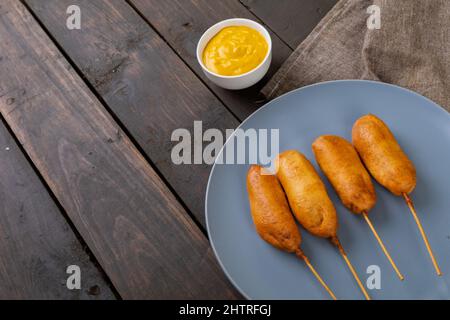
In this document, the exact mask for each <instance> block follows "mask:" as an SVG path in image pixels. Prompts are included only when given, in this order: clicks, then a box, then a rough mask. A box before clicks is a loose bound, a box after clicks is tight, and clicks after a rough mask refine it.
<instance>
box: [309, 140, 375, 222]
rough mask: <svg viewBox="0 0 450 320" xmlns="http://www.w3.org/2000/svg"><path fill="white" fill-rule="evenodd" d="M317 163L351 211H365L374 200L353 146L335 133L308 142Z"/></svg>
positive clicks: (370, 207)
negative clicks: (334, 134) (310, 142)
mask: <svg viewBox="0 0 450 320" xmlns="http://www.w3.org/2000/svg"><path fill="white" fill-rule="evenodd" d="M312 149H313V152H314V155H315V157H316V160H317V163H318V164H319V166H320V168H321V169H322V171H323V173H324V174H325V175H326V176H327V178H328V180H330V182H331V184H332V185H333V187H334V189H335V190H336V193H337V194H338V196H339V198H340V199H341V201H342V203H343V204H344V205H345V206H346V207H347V208H348V209H349V210H350V211H352V212H354V213H363V212H368V211H370V209H372V208H373V206H374V205H375V203H376V200H377V199H376V194H375V188H374V187H373V184H372V181H371V179H370V176H369V173H368V172H367V170H366V168H364V165H363V164H362V163H361V160H360V159H359V156H358V154H357V153H356V150H355V148H353V146H352V145H351V144H350V143H349V142H348V141H346V140H345V139H343V138H341V137H338V136H331V135H326V136H320V137H318V138H317V139H316V140H315V141H314V143H313V144H312Z"/></svg>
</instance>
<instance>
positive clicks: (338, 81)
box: [205, 79, 450, 300]
mask: <svg viewBox="0 0 450 320" xmlns="http://www.w3.org/2000/svg"><path fill="white" fill-rule="evenodd" d="M342 82H344V83H368V84H372V85H379V86H381V87H391V88H395V89H399V90H400V91H404V92H406V93H408V94H413V95H415V96H417V97H419V98H421V99H424V100H425V101H427V102H429V103H431V105H433V107H434V108H435V110H439V111H438V112H442V113H443V114H445V115H446V116H447V118H449V120H450V112H449V111H447V110H446V109H444V107H442V106H440V105H439V104H438V103H436V102H434V101H433V100H431V99H430V98H427V97H425V96H423V95H421V94H420V93H418V92H415V91H413V90H411V89H407V88H404V87H401V86H399V85H395V84H391V83H386V82H382V81H375V80H364V79H341V80H329V81H321V82H316V83H313V84H309V85H306V86H303V87H300V88H296V89H293V90H291V91H288V92H286V93H284V94H282V95H280V96H278V97H276V98H274V99H272V100H270V101H268V102H267V103H265V104H264V105H263V106H261V107H260V108H258V109H257V110H256V111H255V112H252V113H251V114H250V115H249V116H247V117H246V118H245V119H244V120H243V121H242V122H241V123H240V124H239V126H237V127H236V128H235V129H234V130H235V131H234V132H233V134H231V135H230V136H229V137H228V139H226V140H225V143H224V144H223V146H222V148H221V149H220V151H219V153H218V154H217V156H216V159H215V160H214V163H213V165H212V168H211V171H210V173H209V176H208V183H207V185H206V193H205V222H206V232H207V235H208V240H209V243H210V245H211V248H212V250H213V253H214V256H215V258H216V260H217V262H218V263H219V266H220V268H221V269H222V271H223V272H224V273H225V275H226V277H227V279H228V280H229V281H230V282H231V284H232V285H233V286H234V287H235V288H236V290H237V291H238V292H239V293H240V294H241V295H242V296H243V297H244V298H245V299H247V300H253V299H252V298H251V297H250V296H249V295H248V294H247V293H246V292H245V291H244V290H243V289H242V288H241V287H240V286H239V285H238V284H237V283H236V281H235V280H234V279H233V277H231V275H230V274H229V272H228V270H227V269H226V268H225V266H224V264H223V262H222V260H221V259H220V256H219V254H218V253H217V249H216V246H215V245H214V241H213V240H212V237H211V230H210V226H209V219H208V194H209V189H210V185H211V177H212V175H213V174H214V169H215V168H216V165H217V161H218V160H219V159H220V156H221V154H222V153H223V150H224V148H225V146H226V144H227V143H228V141H229V140H230V139H232V138H234V136H235V132H236V130H237V129H239V128H241V127H242V126H243V125H244V124H245V123H246V122H247V121H248V120H249V119H251V118H252V117H254V116H255V115H256V114H257V113H258V112H260V111H261V110H263V109H265V108H266V107H268V106H270V105H271V104H273V103H275V102H276V101H277V100H278V99H282V98H284V97H286V96H289V95H291V94H294V93H297V92H299V91H302V90H306V89H309V88H311V87H317V86H322V85H329V84H333V83H342Z"/></svg>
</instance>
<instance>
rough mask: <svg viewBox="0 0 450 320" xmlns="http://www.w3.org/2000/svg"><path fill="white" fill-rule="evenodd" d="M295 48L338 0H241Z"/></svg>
mask: <svg viewBox="0 0 450 320" xmlns="http://www.w3.org/2000/svg"><path fill="white" fill-rule="evenodd" d="M239 1H241V3H242V4H243V5H245V6H246V7H247V8H248V9H249V10H250V11H251V12H253V13H254V14H255V15H256V16H257V17H259V18H260V19H261V20H263V21H264V23H266V24H267V25H268V26H269V27H270V28H272V30H274V31H275V33H276V34H277V35H278V36H279V37H280V38H281V39H283V40H284V41H286V42H287V43H288V44H289V46H290V47H291V48H293V49H295V48H296V47H297V46H298V45H299V44H300V43H301V42H302V41H303V40H304V39H305V38H306V37H307V36H308V34H309V33H310V32H311V31H312V30H313V29H314V27H315V26H316V25H317V24H318V23H319V21H320V20H321V19H322V18H323V17H324V16H325V15H326V14H327V13H328V11H329V10H330V9H331V8H332V7H333V6H334V5H335V4H336V3H337V2H338V0H277V1H273V0H239Z"/></svg>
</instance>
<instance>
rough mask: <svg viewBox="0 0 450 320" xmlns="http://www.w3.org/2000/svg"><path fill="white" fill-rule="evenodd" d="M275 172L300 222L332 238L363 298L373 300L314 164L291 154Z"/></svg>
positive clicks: (281, 158)
mask: <svg viewBox="0 0 450 320" xmlns="http://www.w3.org/2000/svg"><path fill="white" fill-rule="evenodd" d="M275 168H276V170H277V176H278V179H279V180H280V182H281V185H282V186H283V188H284V191H285V192H286V195H287V198H288V201H289V204H290V207H291V209H292V211H293V212H294V215H295V217H296V218H297V220H298V221H299V222H300V224H301V225H302V226H303V227H304V228H305V229H306V230H308V231H309V232H311V233H312V234H314V235H316V236H319V237H323V238H329V239H330V240H331V242H332V243H333V244H334V245H336V246H337V248H338V249H339V252H340V254H341V255H342V257H343V258H344V260H345V263H346V264H347V266H348V268H349V269H350V271H351V273H352V274H353V277H354V278H355V280H356V282H357V283H358V286H359V287H360V289H361V291H362V292H363V294H364V296H365V297H366V299H367V300H370V297H369V294H368V293H367V291H366V289H365V288H364V286H363V284H362V283H361V280H360V279H359V277H358V274H357V273H356V271H355V268H354V267H353V265H352V264H351V262H350V260H349V259H348V257H347V254H346V252H345V251H344V248H343V247H342V245H341V243H340V241H339V239H338V237H337V228H338V221H337V215H336V209H335V208H334V205H333V202H331V200H330V198H329V197H328V193H327V190H326V188H325V185H324V184H323V182H322V180H321V179H320V177H319V175H318V174H317V172H316V170H315V169H314V167H313V166H312V164H311V162H309V160H308V159H307V158H306V157H305V156H304V155H303V154H301V153H300V152H298V151H295V150H288V151H285V152H282V153H280V154H279V155H278V157H277V160H276V165H275Z"/></svg>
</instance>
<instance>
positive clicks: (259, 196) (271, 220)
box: [247, 165, 336, 300]
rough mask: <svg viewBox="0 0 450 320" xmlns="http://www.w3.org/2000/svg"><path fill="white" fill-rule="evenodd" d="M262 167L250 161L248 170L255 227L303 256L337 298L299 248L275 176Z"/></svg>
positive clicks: (281, 246) (279, 245) (271, 241)
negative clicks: (265, 173) (265, 171)
mask: <svg viewBox="0 0 450 320" xmlns="http://www.w3.org/2000/svg"><path fill="white" fill-rule="evenodd" d="M261 169H262V167H261V166H258V165H253V166H251V167H250V169H249V171H248V173H247V191H248V197H249V201H250V211H251V215H252V218H253V222H254V224H255V227H256V231H257V232H258V234H259V235H260V236H261V238H263V239H264V240H265V241H266V242H268V243H269V244H271V245H273V246H275V247H276V248H278V249H281V250H283V251H286V252H290V253H295V255H296V256H297V257H298V258H300V259H302V260H303V261H304V262H305V263H306V265H307V266H308V268H309V269H310V270H311V272H312V273H313V274H314V276H315V277H316V279H317V280H318V281H319V282H320V284H321V285H322V286H323V287H324V289H325V290H326V291H327V292H328V294H329V295H330V296H331V297H332V298H333V299H334V300H336V296H335V295H334V293H333V292H332V291H331V290H330V288H328V286H327V285H326V284H325V282H324V281H323V280H322V278H321V277H320V275H319V274H318V273H317V271H316V270H315V269H314V267H313V266H312V265H311V263H310V261H309V259H308V258H307V257H306V256H305V254H304V253H303V251H302V250H301V249H300V244H301V241H302V238H301V236H300V231H299V229H298V227H297V224H296V223H295V220H294V218H293V216H292V214H291V211H290V209H289V205H288V202H287V200H286V196H285V194H284V192H283V189H282V188H281V185H280V183H279V181H278V179H277V177H276V176H274V175H263V174H261Z"/></svg>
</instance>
